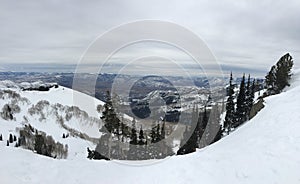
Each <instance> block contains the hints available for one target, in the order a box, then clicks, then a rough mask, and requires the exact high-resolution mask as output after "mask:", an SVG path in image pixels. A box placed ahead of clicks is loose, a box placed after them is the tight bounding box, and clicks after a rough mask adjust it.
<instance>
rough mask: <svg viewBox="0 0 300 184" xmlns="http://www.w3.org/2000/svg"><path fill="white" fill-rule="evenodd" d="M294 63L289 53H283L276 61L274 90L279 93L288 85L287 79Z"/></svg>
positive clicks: (289, 77)
mask: <svg viewBox="0 0 300 184" xmlns="http://www.w3.org/2000/svg"><path fill="white" fill-rule="evenodd" d="M293 65H294V62H293V58H292V56H290V54H289V53H287V54H285V55H284V56H282V57H281V58H280V60H279V61H278V62H277V64H276V67H277V72H276V82H275V85H276V92H277V93H280V92H281V91H282V90H283V89H284V88H285V87H286V86H289V85H290V84H289V80H290V79H291V69H292V67H293Z"/></svg>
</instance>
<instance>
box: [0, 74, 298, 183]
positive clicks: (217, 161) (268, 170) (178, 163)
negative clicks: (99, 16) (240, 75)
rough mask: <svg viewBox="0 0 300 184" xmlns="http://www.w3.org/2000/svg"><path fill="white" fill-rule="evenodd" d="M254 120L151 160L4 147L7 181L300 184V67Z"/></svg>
mask: <svg viewBox="0 0 300 184" xmlns="http://www.w3.org/2000/svg"><path fill="white" fill-rule="evenodd" d="M265 101H266V102H265V105H266V107H265V108H264V109H263V110H262V111H260V112H259V113H258V115H257V116H256V117H254V118H253V119H252V120H251V121H250V122H247V123H246V124H245V125H243V126H242V127H241V128H239V129H238V130H236V131H235V132H233V133H232V134H231V135H229V136H227V137H225V138H223V139H222V140H221V141H219V142H217V143H216V144H214V145H212V146H209V147H207V148H205V149H202V150H198V151H197V152H196V153H194V154H190V155H185V156H176V157H171V158H168V159H165V160H163V161H157V162H155V161H153V163H152V164H144V165H143V164H142V163H138V162H129V163H126V164H125V163H118V162H115V161H90V160H84V159H83V160H54V159H51V158H47V157H43V156H39V155H36V154H32V152H30V151H25V150H21V149H20V150H17V151H16V148H13V147H1V149H0V163H1V165H2V169H1V172H0V180H1V182H0V183H1V184H2V183H4V184H6V183H16V184H20V183H36V184H38V183H46V184H47V183H49V184H50V183H64V184H65V183H71V184H73V183H97V184H98V183H130V184H132V183H138V184H140V183H205V184H208V183H216V184H217V183H218V184H220V183H224V184H235V183H237V184H243V183H249V184H257V183H261V184H271V183H282V184H297V183H300V174H299V172H300V156H299V155H300V133H299V132H300V131H299V130H300V121H299V120H300V114H299V112H300V71H297V72H295V75H294V76H293V81H292V85H291V87H289V88H288V89H286V91H285V92H283V93H282V94H280V95H276V96H271V97H268V98H266V99H265Z"/></svg>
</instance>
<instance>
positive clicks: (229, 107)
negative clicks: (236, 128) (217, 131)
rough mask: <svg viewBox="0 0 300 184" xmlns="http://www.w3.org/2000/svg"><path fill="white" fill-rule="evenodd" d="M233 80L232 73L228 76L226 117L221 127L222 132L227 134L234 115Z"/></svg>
mask: <svg viewBox="0 0 300 184" xmlns="http://www.w3.org/2000/svg"><path fill="white" fill-rule="evenodd" d="M232 81H233V78H232V73H231V74H230V80H229V87H228V98H227V102H226V116H225V121H224V125H223V132H225V133H226V134H229V132H230V130H231V128H232V127H233V125H234V113H235V104H234V101H233V100H234V96H233V95H234V85H233V84H232Z"/></svg>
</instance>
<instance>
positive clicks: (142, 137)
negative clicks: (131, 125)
mask: <svg viewBox="0 0 300 184" xmlns="http://www.w3.org/2000/svg"><path fill="white" fill-rule="evenodd" d="M145 143H146V140H145V136H144V131H143V127H142V126H141V128H140V133H139V145H145Z"/></svg>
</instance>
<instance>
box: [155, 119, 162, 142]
mask: <svg viewBox="0 0 300 184" xmlns="http://www.w3.org/2000/svg"><path fill="white" fill-rule="evenodd" d="M160 135H161V134H160V124H159V123H158V124H157V126H156V138H155V141H156V142H159V141H160V140H161V139H160Z"/></svg>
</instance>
